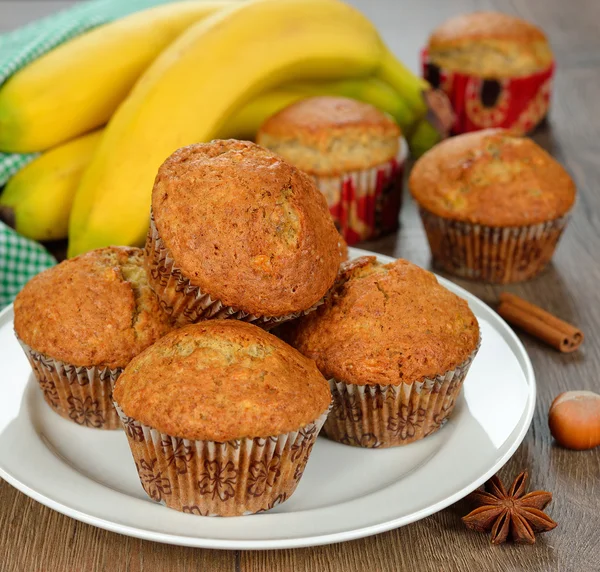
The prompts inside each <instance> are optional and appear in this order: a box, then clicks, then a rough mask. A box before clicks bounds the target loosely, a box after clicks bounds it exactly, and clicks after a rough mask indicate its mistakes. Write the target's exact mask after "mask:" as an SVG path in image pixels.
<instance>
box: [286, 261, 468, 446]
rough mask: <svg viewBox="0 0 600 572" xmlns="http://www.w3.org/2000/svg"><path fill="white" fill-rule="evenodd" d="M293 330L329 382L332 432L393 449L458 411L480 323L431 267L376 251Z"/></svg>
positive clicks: (328, 429) (355, 264)
mask: <svg viewBox="0 0 600 572" xmlns="http://www.w3.org/2000/svg"><path fill="white" fill-rule="evenodd" d="M286 338H287V339H288V340H289V341H290V343H291V344H292V345H293V346H294V347H296V348H297V349H298V350H300V352H302V353H303V354H304V355H305V356H307V357H309V358H311V359H314V360H315V361H316V363H317V367H318V368H319V370H320V371H321V373H322V374H323V375H324V376H325V377H326V378H327V379H328V380H329V383H330V386H331V391H332V393H333V409H332V411H331V413H330V415H329V417H328V418H327V421H326V422H325V426H324V428H323V431H324V433H325V434H326V435H327V436H328V437H330V438H331V439H334V440H335V441H339V442H341V443H344V444H346V445H354V446H358V447H375V448H377V447H392V446H396V445H404V444H406V443H411V442H412V441H416V440H418V439H422V438H423V437H426V436H427V435H429V434H431V433H433V432H434V431H436V430H437V429H439V428H440V426H441V425H442V424H443V423H444V421H445V420H446V418H447V417H448V416H449V415H450V414H451V413H452V410H453V408H454V405H455V403H456V398H457V396H458V394H459V392H460V389H461V387H462V383H463V380H464V378H465V376H466V374H467V371H468V369H469V367H470V365H471V362H472V361H473V359H474V357H475V354H476V353H477V350H478V348H479V325H478V323H477V319H476V318H475V316H474V315H473V313H472V312H471V310H470V309H469V306H468V305H467V303H466V302H465V301H464V300H463V299H461V298H459V297H458V296H456V295H455V294H453V293H452V292H450V291H449V290H447V289H446V288H444V287H443V286H441V285H440V284H439V283H438V282H437V280H436V278H435V276H434V275H433V274H431V272H427V271H426V270H423V269H421V268H419V267H418V266H415V265H414V264H411V263H410V262H407V261H406V260H396V261H395V262H393V263H390V264H381V263H379V262H378V261H377V260H376V258H375V257H373V256H369V257H362V258H358V259H356V260H354V261H351V262H349V263H347V264H345V265H344V270H343V272H342V274H341V275H340V279H339V281H338V283H337V285H336V287H335V288H334V291H333V293H332V296H331V297H330V298H329V300H328V301H327V303H326V304H324V305H323V306H322V307H321V308H319V309H318V310H317V311H316V312H315V313H314V314H311V315H310V316H306V317H305V318H302V319H300V320H298V321H297V322H295V323H293V324H291V325H290V328H289V331H288V332H287V335H286Z"/></svg>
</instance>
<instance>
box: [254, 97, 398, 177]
mask: <svg viewBox="0 0 600 572" xmlns="http://www.w3.org/2000/svg"><path fill="white" fill-rule="evenodd" d="M399 137H400V128H399V127H398V125H397V124H396V122H395V121H394V120H393V119H392V118H391V117H389V116H388V115H387V114H385V113H384V112H382V111H380V110H379V109H377V108H376V107H374V106H373V105H370V104H368V103H363V102H360V101H356V100H354V99H350V98H346V97H332V96H318V97H309V98H306V99H302V100H300V101H298V102H296V103H293V104H292V105H290V106H288V107H286V108H285V109H283V110H281V111H280V112H279V113H276V114H275V115H273V116H272V117H270V118H269V119H267V120H266V121H265V123H264V124H263V125H262V126H261V128H260V130H259V132H258V134H257V142H258V143H259V144H261V145H263V146H264V147H267V148H269V149H271V150H272V151H274V152H276V153H278V154H279V155H281V156H282V157H283V158H284V159H286V160H288V161H290V163H292V164H294V165H296V166H297V167H298V168H299V169H302V170H303V171H304V172H306V173H309V174H311V175H319V176H336V175H339V174H341V173H345V172H348V171H356V170H361V169H368V168H371V167H374V166H376V165H381V164H383V163H386V162H387V161H390V160H391V159H393V158H394V157H396V155H397V154H398V151H399V145H400V139H399Z"/></svg>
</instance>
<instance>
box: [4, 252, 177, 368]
mask: <svg viewBox="0 0 600 572" xmlns="http://www.w3.org/2000/svg"><path fill="white" fill-rule="evenodd" d="M142 257H143V253H142V250H141V249H139V248H125V247H108V248H103V249H100V250H93V251H91V252H88V253H86V254H82V255H81V256H78V257H76V258H72V259H70V260H66V261H64V262H62V263H60V264H59V265H58V266H54V267H53V268H50V269H49V270H46V271H44V272H42V273H41V274H38V275H37V276H35V277H34V278H32V279H31V280H30V281H29V282H28V283H27V284H26V285H25V287H24V288H23V290H22V291H21V292H20V293H19V294H18V296H17V298H16V299H15V331H16V333H17V335H18V336H19V338H21V340H23V341H24V342H25V343H26V344H27V345H29V346H30V347H31V348H32V349H34V350H35V351H37V352H40V353H42V354H45V355H47V356H50V357H52V358H55V359H58V360H60V361H63V362H65V363H68V364H72V365H77V366H96V365H97V366H108V367H111V368H116V367H125V366H126V365H127V363H129V361H130V360H131V358H132V357H134V356H135V355H137V354H139V353H140V352H141V351H142V350H144V349H145V348H146V347H148V346H149V345H150V344H152V343H153V342H154V341H155V340H156V339H158V338H159V337H160V336H162V335H164V334H165V333H167V332H168V331H169V330H170V329H171V328H170V326H169V322H168V316H167V315H166V314H165V313H164V312H163V311H162V310H161V309H160V307H159V304H158V300H157V298H156V296H155V295H154V293H153V292H152V290H151V289H150V287H149V286H148V282H147V277H146V273H145V272H144V269H143V266H142Z"/></svg>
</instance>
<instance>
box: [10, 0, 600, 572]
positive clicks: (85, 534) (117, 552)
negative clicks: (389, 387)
mask: <svg viewBox="0 0 600 572" xmlns="http://www.w3.org/2000/svg"><path fill="white" fill-rule="evenodd" d="M350 3H351V4H354V5H355V6H357V7H358V8H360V9H361V10H363V11H364V12H365V13H366V14H367V15H369V16H370V17H371V18H372V19H373V21H374V22H375V24H376V25H377V26H378V27H379V28H380V30H381V31H382V34H383V36H384V38H385V39H386V41H387V42H388V43H389V45H390V46H391V47H392V49H393V50H394V51H395V52H396V53H397V54H398V55H399V56H400V57H401V58H402V60H403V61H405V62H406V63H407V64H408V65H410V66H411V67H412V68H413V69H415V70H416V69H417V54H418V50H419V48H420V47H421V46H422V45H423V44H424V42H425V40H426V37H427V35H428V32H429V31H430V30H431V29H432V28H433V27H434V26H435V25H437V24H438V23H439V22H441V21H442V20H444V19H445V18H446V17H448V16H450V15H452V14H456V13H460V12H466V11H471V10H475V9H491V8H496V9H499V10H502V11H505V12H510V13H514V14H517V15H521V16H523V17H526V18H528V19H530V20H532V21H534V22H536V23H537V24H539V25H540V26H542V27H543V28H544V29H545V31H546V32H547V34H548V36H549V37H550V39H551V42H552V45H553V47H554V50H555V53H556V56H557V61H558V72H557V78H556V82H555V90H554V99H553V106H552V112H551V115H550V121H549V122H548V125H546V126H545V127H544V128H543V129H541V130H540V131H539V132H538V133H536V134H535V139H536V140H537V141H538V142H539V143H540V144H542V145H543V146H544V147H545V148H547V149H548V150H549V151H551V152H552V153H553V154H554V155H555V156H556V157H557V158H558V159H559V160H560V161H562V162H563V163H564V164H565V166H566V167H567V169H568V170H569V171H570V172H571V173H572V174H573V176H574V177H575V180H576V182H577V185H578V189H579V199H578V204H577V206H576V208H575V211H574V215H573V220H572V222H571V225H570V227H569V228H568V230H567V232H566V235H565V237H564V239H563V240H562V243H561V245H560V247H559V249H558V252H557V254H556V256H555V258H554V261H553V264H552V265H551V267H550V268H548V269H547V270H546V271H545V272H544V273H543V275H541V276H540V277H538V278H536V279H534V280H532V281H530V282H528V283H525V284H520V285H513V286H509V287H506V288H504V289H506V290H508V291H511V292H514V293H515V294H518V295H519V296H522V297H523V298H525V299H528V300H531V301H533V302H535V303H536V304H538V305H540V306H542V307H544V308H546V309H548V310H549V311H551V312H553V313H555V314H556V315H558V316H560V317H562V318H564V319H565V320H567V321H569V322H572V323H574V324H577V325H578V326H580V327H581V328H582V329H583V331H584V332H585V334H586V342H585V343H584V345H583V346H582V349H581V350H580V351H579V352H576V353H575V354H566V355H564V354H559V353H558V352H555V351H554V350H551V349H549V348H547V347H546V346H544V345H542V344H541V343H538V342H537V341H536V340H534V339H532V338H530V337H528V336H527V335H520V337H521V339H522V340H523V342H524V343H525V346H526V347H527V350H528V351H529V354H530V356H531V360H532V362H533V365H534V369H535V372H536V376H537V380H538V401H537V406H536V412H535V416H534V420H533V424H532V426H531V429H530V431H529V433H528V435H527V437H526V439H525V441H524V443H523V445H522V446H521V447H520V448H519V450H518V451H517V452H516V453H515V455H514V456H513V458H512V459H511V460H510V461H509V463H508V464H507V465H506V467H505V468H504V469H503V470H502V471H501V476H502V477H503V478H504V479H505V480H507V481H511V480H512V478H513V477H514V476H516V474H517V473H518V472H519V471H520V470H522V469H524V468H527V469H528V470H529V473H530V476H531V479H530V480H531V488H532V489H533V488H541V489H545V490H549V491H551V492H553V493H554V500H553V501H552V503H551V504H550V505H549V507H548V513H549V514H550V515H551V516H552V518H554V519H555V520H556V521H557V522H558V523H559V525H558V528H557V529H556V530H554V531H552V532H550V533H547V534H545V535H542V536H540V537H538V538H539V539H538V542H537V543H536V545H535V546H532V547H530V546H512V545H504V546H500V547H492V546H491V545H490V544H489V542H488V539H487V538H486V536H485V535H483V534H478V533H475V532H470V531H468V530H466V529H465V528H464V527H463V526H462V524H461V522H460V517H461V516H462V515H464V514H466V513H467V512H468V507H467V506H466V503H465V502H464V501H461V502H459V503H457V504H455V505H453V506H452V507H450V508H448V509H447V510H444V511H442V512H441V513H438V514H436V515H434V516H432V517H429V518H427V519H424V520H422V521H420V522H417V523H414V524H412V525H409V526H406V527H403V528H401V529H398V530H394V531H390V532H388V533H385V534H380V535H378V536H374V537H370V538H366V539H362V540H357V541H353V542H348V543H344V544H337V545H332V546H326V547H318V548H307V549H299V550H285V551H273V552H242V553H233V552H217V551H207V550H194V549H188V548H182V547H172V546H166V545H161V544H155V543H151V542H145V541H140V540H136V539H132V538H127V537H124V536H119V535H117V534H113V533H109V532H105V531H102V530H99V529H96V528H93V527H91V526H88V525H85V524H82V523H78V522H76V521H74V520H71V519H69V518H67V517H65V516H62V515H60V514H58V513H56V512H53V511H51V510H49V509H47V508H45V507H43V506H42V505H40V504H38V503H36V502H34V501H32V500H31V499H29V498H27V497H26V496H25V495H22V494H21V493H19V492H17V491H16V490H14V489H13V488H12V487H10V486H9V485H8V484H6V483H4V482H1V481H0V570H1V571H2V572H5V571H6V572H13V571H15V572H16V571H18V572H22V571H25V572H29V571H35V572H38V571H43V572H44V571H52V572H54V571H56V572H62V571H67V570H68V571H79V570H81V571H84V570H85V571H88V570H91V571H96V570H97V571H100V570H111V571H115V572H121V571H131V572H138V571H139V572H146V571H150V570H160V571H162V570H165V571H169V570H178V571H179V570H184V571H185V570H208V571H212V570H215V571H221V570H223V571H225V570H232V571H233V570H241V571H244V572H284V571H285V572H288V571H292V570H293V571H299V572H302V571H311V572H313V571H314V572H329V571H331V572H338V571H339V572H341V571H345V572H346V571H355V570H356V571H364V572H367V571H368V572H388V571H389V572H392V571H394V572H396V571H398V570H418V571H424V572H429V571H432V572H433V571H435V572H438V571H444V572H452V571H455V570H456V571H458V570H461V571H463V570H482V571H486V572H487V571H494V572H517V571H536V572H537V571H539V572H553V571H561V572H562V571H565V572H570V571H573V572H575V571H582V572H588V571H589V572H593V571H599V570H600V543H599V542H598V539H599V534H600V533H599V532H598V531H599V530H600V448H597V449H596V450H593V451H587V452H573V451H567V450H565V449H561V448H559V447H557V446H556V445H554V444H553V441H552V438H551V436H550V433H549V431H548V426H547V411H548V407H549V406H550V403H551V402H552V399H553V398H554V397H555V396H556V395H557V394H558V393H560V392H561V391H565V390H568V389H588V390H592V391H596V392H600V289H599V288H598V283H599V279H600V190H599V185H600V183H599V182H598V181H599V179H600V176H599V175H600V167H599V165H600V97H599V94H600V36H599V35H598V31H597V27H598V22H600V2H598V0H572V1H571V2H565V1H564V0H529V1H528V2H522V1H521V0H512V1H509V0H504V1H503V0H453V2H448V1H447V0H435V1H432V0H428V1H427V2H424V1H423V0H402V1H399V0H376V1H373V0H350ZM66 4H68V2H65V1H61V2H53V1H51V0H48V1H43V2H15V1H12V2H2V1H0V28H4V29H10V28H12V27H14V26H16V25H17V24H21V23H23V22H25V21H27V20H32V19H34V18H36V17H38V16H41V15H43V14H46V13H49V12H51V11H53V10H54V9H58V8H59V7H63V6H64V5H66ZM16 5H19V6H16ZM13 15H14V16H13ZM11 18H12V19H11ZM365 248H367V249H371V250H375V251H378V252H382V253H384V254H391V255H394V256H400V257H404V258H407V259H409V260H411V261H413V262H415V263H417V264H420V265H422V266H425V267H428V266H429V250H428V248H427V244H426V241H425V236H424V233H423V229H422V226H421V223H420V221H419V219H418V215H417V212H416V209H415V207H414V204H413V203H412V202H411V201H410V200H409V199H408V197H407V198H406V201H405V204H404V209H403V213H402V227H401V230H400V231H399V233H398V234H397V235H396V236H392V237H387V238H385V239H382V240H380V241H377V242H374V243H369V244H367V245H365ZM456 282H457V283H458V284H460V285H461V286H463V287H465V288H466V289H467V290H469V291H471V292H472V293H473V294H475V295H477V296H479V297H481V298H482V299H483V300H485V301H487V302H488V303H490V304H493V303H495V301H496V299H497V295H498V293H499V292H500V290H501V288H499V287H494V286H487V285H482V284H476V283H471V282H466V281H460V280H456ZM474 454H476V452H474ZM440 478H443V475H440Z"/></svg>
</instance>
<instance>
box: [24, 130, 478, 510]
mask: <svg viewBox="0 0 600 572" xmlns="http://www.w3.org/2000/svg"><path fill="white" fill-rule="evenodd" d="M344 258H345V245H344V244H343V241H342V240H341V239H340V236H339V234H338V233H337V231H336V229H335V226H334V223H333V221H332V218H331V216H330V214H329V211H328V207H327V203H326V200H325V198H324V196H323V195H322V194H321V193H320V192H319V191H318V190H317V188H316V186H315V183H314V181H313V180H312V179H311V178H310V177H309V176H308V175H305V174H304V173H303V172H301V171H300V170H298V169H297V168H296V167H294V166H292V165H291V164H290V163H288V162H286V161H285V160H283V159H282V158H281V157H279V156H278V155H275V154H274V153H272V152H271V151H268V150H266V149H265V148H263V147H260V146H258V145H255V144H252V143H247V142H240V141H234V140H230V141H213V142H211V143H207V144H199V145H192V146H190V147H186V148H183V149H180V150H179V151H177V152H175V153H174V154H173V155H172V156H171V157H169V158H168V159H167V160H166V161H165V163H164V164H163V165H162V166H161V168H160V170H159V172H158V175H157V178H156V182H155V186H154V189H153V194H152V214H151V224H150V230H149V233H148V238H147V243H146V248H145V251H141V250H139V249H134V248H123V247H111V248H105V249H101V250H97V251H93V252H89V253H87V254H85V255H82V256H80V257H78V258H74V259H72V260H68V261H66V262H63V263H61V264H59V265H58V266H57V267H55V268H53V269H50V270H48V271H46V272H44V273H43V274H40V275H38V276H37V277H36V278H34V279H33V280H31V281H30V282H29V283H28V284H27V286H26V287H25V288H24V289H23V291H22V292H21V293H20V294H19V296H18V297H17V299H16V301H15V331H16V334H17V337H18V338H19V340H20V342H21V344H22V346H23V348H24V350H25V352H26V354H27V356H28V358H29V360H30V362H31V364H32V367H33V369H34V372H35V374H36V377H37V379H38V381H39V384H40V387H41V389H42V391H43V394H44V397H45V399H46V401H47V402H48V404H49V405H50V407H52V408H53V409H54V410H55V411H57V412H58V413H60V414H61V415H63V416H64V417H66V418H68V419H70V420H71V421H73V422H75V423H77V424H79V425H82V426H87V427H92V428H115V427H116V425H117V418H119V419H120V423H121V425H122V427H123V429H124V430H125V434H126V436H127V439H128V441H129V444H130V447H131V451H132V454H133V459H134V461H135V464H136V467H137V471H138V474H139V477H140V481H141V483H142V486H143V487H144V489H145V490H146V492H147V494H148V495H149V496H150V497H151V498H152V499H154V500H156V501H159V502H163V503H164V504H166V505H167V506H169V507H171V508H174V509H177V510H180V511H183V512H187V513H191V514H199V515H222V516H232V515H242V514H249V513H256V512H261V511H264V510H268V509H270V508H272V507H273V506H275V505H277V504H279V503H280V502H283V501H284V500H286V499H287V498H289V496H290V495H291V494H292V493H293V491H294V489H295V488H296V486H297V484H298V481H299V480H300V478H301V476H302V473H303V471H304V469H305V467H306V464H307V462H308V459H309V456H310V452H311V449H312V447H313V445H314V443H315V440H316V438H317V435H318V434H319V432H320V430H321V428H322V427H323V428H324V432H325V434H326V435H327V436H328V437H329V438H331V439H333V440H335V441H338V442H340V443H342V444H345V445H353V446H359V447H372V448H377V447H390V446H395V445H403V444H406V443H410V442H412V441H415V440H417V439H420V438H423V437H425V436H427V435H429V434H431V433H432V432H434V431H436V430H437V429H438V428H439V427H440V426H441V425H442V424H443V423H444V421H445V420H446V419H447V417H448V416H449V415H450V413H451V412H452V409H453V407H454V404H455V402H456V398H457V396H458V394H459V392H460V389H461V385H462V382H463V380H464V378H465V375H466V373H467V370H468V368H469V366H470V364H471V362H472V360H473V358H474V356H475V354H476V352H477V349H478V347H479V327H478V324H477V321H476V319H475V317H474V315H473V314H472V312H471V311H470V310H469V308H468V306H467V304H466V302H465V301H464V300H462V299H460V298H458V297H457V296H455V295H454V294H452V293H451V292H450V291H448V290H446V289H445V288H443V287H442V286H441V285H439V284H438V282H437V280H436V278H435V277H434V276H433V275H432V274H431V273H429V272H427V271H425V270H422V269H420V268H418V267H416V266H414V265H412V264H410V263H409V262H406V261H403V260H398V261H396V262H394V263H391V264H387V265H384V264H380V263H378V262H377V261H376V259H375V258H374V257H365V258H362V259H358V260H355V261H352V262H349V263H343V264H342V262H343V259H344ZM282 324H284V326H283V327H282V328H278V330H281V331H282V334H281V335H282V337H284V338H285V340H287V341H283V340H282V339H280V338H278V337H276V336H274V335H272V334H270V333H268V331H267V330H268V329H270V328H272V327H274V326H279V325H282ZM295 348H296V349H295ZM113 403H114V406H113ZM117 416H118V417H117Z"/></svg>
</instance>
